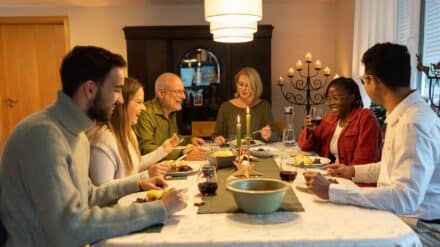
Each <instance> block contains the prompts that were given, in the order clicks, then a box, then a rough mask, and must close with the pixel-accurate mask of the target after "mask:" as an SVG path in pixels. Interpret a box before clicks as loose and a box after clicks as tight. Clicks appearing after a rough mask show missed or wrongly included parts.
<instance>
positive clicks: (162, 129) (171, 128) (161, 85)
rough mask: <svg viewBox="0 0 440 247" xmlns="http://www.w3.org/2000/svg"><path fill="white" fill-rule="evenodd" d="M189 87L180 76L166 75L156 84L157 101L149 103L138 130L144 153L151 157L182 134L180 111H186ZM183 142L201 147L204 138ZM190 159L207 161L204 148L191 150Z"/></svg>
mask: <svg viewBox="0 0 440 247" xmlns="http://www.w3.org/2000/svg"><path fill="white" fill-rule="evenodd" d="M185 98H186V95H185V88H184V87H183V83H182V80H181V79H180V78H179V76H177V75H175V74H173V73H163V74H161V75H160V76H159V77H158V78H157V79H156V83H155V98H154V99H152V100H149V101H147V102H145V111H143V112H142V113H141V115H140V116H139V120H138V122H137V124H136V125H135V127H134V130H135V133H136V136H137V138H138V142H139V149H140V150H141V153H142V154H147V153H150V152H152V151H153V150H155V149H156V148H158V147H159V146H160V145H161V144H162V143H163V142H164V141H165V140H166V139H168V138H170V137H171V136H172V135H173V134H174V133H178V129H177V122H176V113H175V112H176V111H180V110H182V102H183V101H184V100H185ZM181 138H183V140H182V143H183V144H184V145H185V144H194V145H201V144H203V143H204V141H203V139H201V138H197V137H191V136H181ZM181 152H182V151H181V150H174V151H173V152H171V153H169V154H168V156H166V157H165V159H176V158H177V157H178V156H179V155H181ZM186 159H187V160H203V159H206V157H205V152H204V151H203V149H201V148H199V147H196V148H193V149H192V150H190V151H189V153H188V155H187V156H186Z"/></svg>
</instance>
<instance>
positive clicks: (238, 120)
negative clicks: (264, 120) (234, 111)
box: [237, 115, 240, 123]
mask: <svg viewBox="0 0 440 247" xmlns="http://www.w3.org/2000/svg"><path fill="white" fill-rule="evenodd" d="M237 123H240V115H237Z"/></svg>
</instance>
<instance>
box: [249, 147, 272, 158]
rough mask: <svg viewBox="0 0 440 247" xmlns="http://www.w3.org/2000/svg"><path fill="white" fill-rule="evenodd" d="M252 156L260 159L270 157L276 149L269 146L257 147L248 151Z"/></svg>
mask: <svg viewBox="0 0 440 247" xmlns="http://www.w3.org/2000/svg"><path fill="white" fill-rule="evenodd" d="M250 152H251V154H252V155H254V156H256V157H260V158H268V157H272V156H274V155H275V154H276V149H275V148H273V147H269V146H259V147H253V148H251V149H250Z"/></svg>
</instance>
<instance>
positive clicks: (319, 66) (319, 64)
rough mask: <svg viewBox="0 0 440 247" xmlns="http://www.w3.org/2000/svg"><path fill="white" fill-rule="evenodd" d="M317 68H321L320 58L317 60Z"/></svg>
mask: <svg viewBox="0 0 440 247" xmlns="http://www.w3.org/2000/svg"><path fill="white" fill-rule="evenodd" d="M315 69H321V62H320V61H319V59H318V60H316V63H315Z"/></svg>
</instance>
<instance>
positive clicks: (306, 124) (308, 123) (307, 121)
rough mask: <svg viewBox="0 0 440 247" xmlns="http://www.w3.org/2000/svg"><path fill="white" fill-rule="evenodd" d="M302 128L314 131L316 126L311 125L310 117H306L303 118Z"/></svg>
mask: <svg viewBox="0 0 440 247" xmlns="http://www.w3.org/2000/svg"><path fill="white" fill-rule="evenodd" d="M304 127H305V128H307V129H308V130H314V129H315V127H316V125H314V124H312V116H310V115H306V117H305V118H304Z"/></svg>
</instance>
